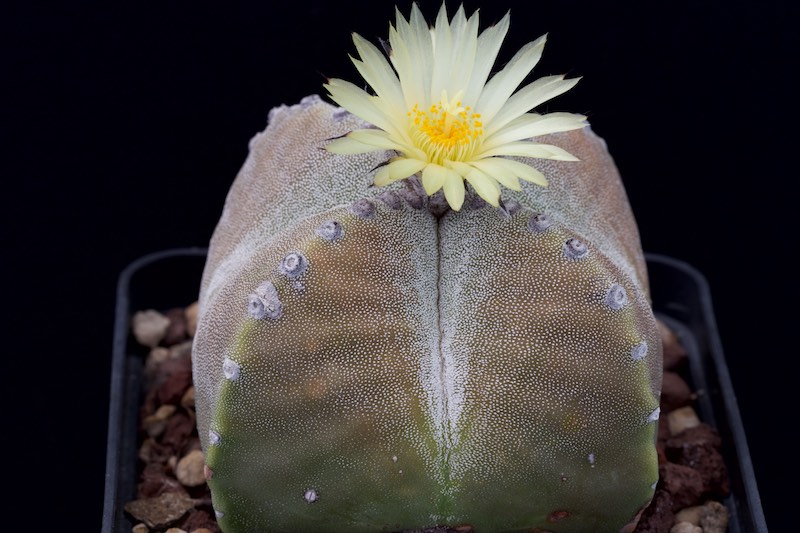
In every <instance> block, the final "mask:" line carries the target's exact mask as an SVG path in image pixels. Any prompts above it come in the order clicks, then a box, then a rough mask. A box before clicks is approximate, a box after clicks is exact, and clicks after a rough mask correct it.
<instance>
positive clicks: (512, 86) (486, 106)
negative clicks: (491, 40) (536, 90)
mask: <svg viewBox="0 0 800 533" xmlns="http://www.w3.org/2000/svg"><path fill="white" fill-rule="evenodd" d="M546 40H547V35H542V36H541V37H539V38H538V39H536V40H535V41H533V42H531V43H528V44H526V45H525V46H523V47H522V48H521V49H520V51H519V52H517V53H516V54H515V55H514V57H512V58H511V61H509V62H508V64H507V65H506V66H505V68H503V70H501V71H500V72H498V73H497V74H495V75H494V76H493V77H492V79H491V80H489V83H487V84H486V87H485V88H484V89H483V93H482V94H481V97H480V100H478V103H477V105H476V106H475V109H478V110H480V113H481V115H482V116H483V120H484V122H486V123H489V122H491V120H492V118H493V117H494V116H495V114H497V112H498V111H500V108H502V107H503V104H505V103H506V100H508V97H509V96H511V94H512V93H513V92H514V91H515V90H516V89H517V87H519V84H520V83H522V80H524V79H525V77H526V76H527V75H528V74H529V73H530V71H531V70H533V67H535V66H536V63H538V62H539V59H540V58H541V57H542V50H544V43H545V41H546Z"/></svg>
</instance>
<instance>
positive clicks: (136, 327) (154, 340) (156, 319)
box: [132, 309, 169, 348]
mask: <svg viewBox="0 0 800 533" xmlns="http://www.w3.org/2000/svg"><path fill="white" fill-rule="evenodd" d="M168 328H169V318H167V317H166V316H164V315H163V314H161V313H159V312H158V311H156V310H155V309H148V310H146V311H137V312H136V313H135V314H134V315H133V321H132V329H133V336H134V337H135V338H136V341H137V342H138V343H139V344H141V345H143V346H147V347H148V348H155V347H156V346H158V344H159V343H160V342H161V341H162V340H163V339H164V336H165V335H166V334H167V329H168Z"/></svg>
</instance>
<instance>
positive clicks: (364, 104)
mask: <svg viewBox="0 0 800 533" xmlns="http://www.w3.org/2000/svg"><path fill="white" fill-rule="evenodd" d="M324 87H325V89H327V90H328V93H329V94H330V96H331V98H332V99H333V101H334V102H336V103H337V104H339V105H340V106H342V107H343V108H345V109H347V110H348V111H350V112H351V113H352V114H354V115H355V116H357V117H359V118H361V119H362V120H365V121H367V122H369V123H370V124H373V125H375V126H377V127H379V128H380V129H382V130H385V131H388V132H392V133H394V132H395V131H396V128H395V126H394V124H393V123H392V121H391V119H390V117H387V116H386V115H385V114H384V113H383V112H382V111H381V110H380V109H379V108H378V107H377V106H376V105H375V104H374V103H373V100H372V99H373V97H372V96H370V95H369V94H367V93H366V92H365V91H364V90H363V89H359V88H358V87H356V86H355V85H353V84H352V83H350V82H349V81H344V80H340V79H336V78H333V79H331V80H329V81H328V83H326V84H325V85H324Z"/></svg>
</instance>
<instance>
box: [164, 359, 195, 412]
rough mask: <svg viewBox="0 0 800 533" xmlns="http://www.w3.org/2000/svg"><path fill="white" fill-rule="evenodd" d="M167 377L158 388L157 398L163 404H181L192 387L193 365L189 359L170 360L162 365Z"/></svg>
mask: <svg viewBox="0 0 800 533" xmlns="http://www.w3.org/2000/svg"><path fill="white" fill-rule="evenodd" d="M161 368H162V371H163V372H164V375H165V376H166V379H164V380H163V381H162V382H161V383H160V384H159V385H158V386H157V392H156V395H157V398H158V401H159V402H160V403H162V404H165V403H170V404H176V405H177V404H179V403H180V401H181V398H183V395H184V394H185V393H186V391H187V390H188V389H189V387H190V386H191V385H192V363H191V360H190V359H188V358H182V359H170V360H168V361H165V362H164V363H162V365H161Z"/></svg>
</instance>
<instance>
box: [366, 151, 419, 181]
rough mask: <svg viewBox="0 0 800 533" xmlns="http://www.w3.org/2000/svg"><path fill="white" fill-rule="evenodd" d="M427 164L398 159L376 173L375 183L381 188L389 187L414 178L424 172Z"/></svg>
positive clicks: (415, 160) (403, 158)
mask: <svg viewBox="0 0 800 533" xmlns="http://www.w3.org/2000/svg"><path fill="white" fill-rule="evenodd" d="M426 164H427V163H426V162H425V161H420V160H419V159H408V158H405V157H397V158H395V159H392V160H391V161H390V162H389V164H388V165H384V166H382V167H381V168H379V169H378V172H376V173H375V179H374V180H373V183H375V185H377V186H379V187H383V186H384V185H388V184H390V183H392V182H395V181H397V180H401V179H404V178H407V177H409V176H413V175H414V174H416V173H417V172H419V171H420V170H422V169H423V168H424V167H425V165H426Z"/></svg>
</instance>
